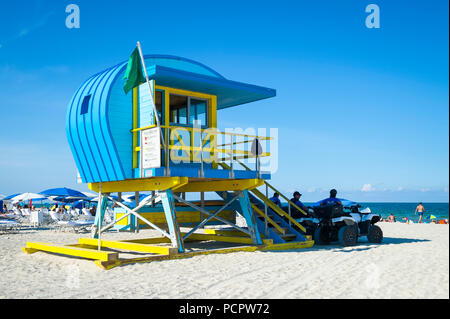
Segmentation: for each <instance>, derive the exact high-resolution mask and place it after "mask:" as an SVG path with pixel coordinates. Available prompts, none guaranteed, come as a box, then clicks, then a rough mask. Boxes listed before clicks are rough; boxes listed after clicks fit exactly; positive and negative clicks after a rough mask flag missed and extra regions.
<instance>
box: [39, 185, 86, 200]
mask: <svg viewBox="0 0 450 319" xmlns="http://www.w3.org/2000/svg"><path fill="white" fill-rule="evenodd" d="M39 194H42V195H48V196H61V197H79V198H86V197H87V196H86V195H84V194H83V193H82V192H79V191H76V190H74V189H70V188H67V187H62V188H52V189H47V190H45V191H42V192H40V193H39Z"/></svg>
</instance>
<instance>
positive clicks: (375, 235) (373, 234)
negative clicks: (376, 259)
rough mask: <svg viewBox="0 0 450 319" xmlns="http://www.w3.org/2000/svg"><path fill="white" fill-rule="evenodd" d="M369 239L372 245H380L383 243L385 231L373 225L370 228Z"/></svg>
mask: <svg viewBox="0 0 450 319" xmlns="http://www.w3.org/2000/svg"><path fill="white" fill-rule="evenodd" d="M367 239H368V240H369V242H371V243H375V244H379V243H381V242H382V241H383V231H382V230H381V228H380V227H378V226H377V225H372V226H370V227H369V231H368V233H367Z"/></svg>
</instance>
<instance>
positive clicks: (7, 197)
mask: <svg viewBox="0 0 450 319" xmlns="http://www.w3.org/2000/svg"><path fill="white" fill-rule="evenodd" d="M20 194H21V193H17V194H13V195H9V196H6V197H5V198H3V200H11V198H13V197H16V196H17V195H20Z"/></svg>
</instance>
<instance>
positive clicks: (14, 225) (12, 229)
mask: <svg viewBox="0 0 450 319" xmlns="http://www.w3.org/2000/svg"><path fill="white" fill-rule="evenodd" d="M21 227H22V225H21V224H20V223H19V222H17V221H16V220H9V219H0V233H16V232H17V231H19V230H20V229H21Z"/></svg>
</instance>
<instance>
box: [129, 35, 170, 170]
mask: <svg viewBox="0 0 450 319" xmlns="http://www.w3.org/2000/svg"><path fill="white" fill-rule="evenodd" d="M137 47H138V50H139V56H140V57H141V62H142V67H143V68H144V73H145V79H146V81H147V84H148V90H149V92H150V98H151V99H152V105H153V112H154V113H155V118H156V125H157V126H158V127H159V129H160V131H161V134H160V135H161V142H162V144H163V149H164V153H166V156H167V157H168V156H169V154H167V151H166V143H165V142H164V136H163V132H162V128H161V123H160V122H159V116H158V111H157V110H156V104H155V100H154V99H153V90H152V87H151V86H150V81H149V79H148V73H147V68H146V67H145V60H144V55H143V54H142V48H141V43H140V42H139V41H138V42H137ZM161 112H162V110H161ZM141 151H142V150H141ZM141 165H142V163H141ZM166 169H167V168H166ZM141 177H142V176H141Z"/></svg>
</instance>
